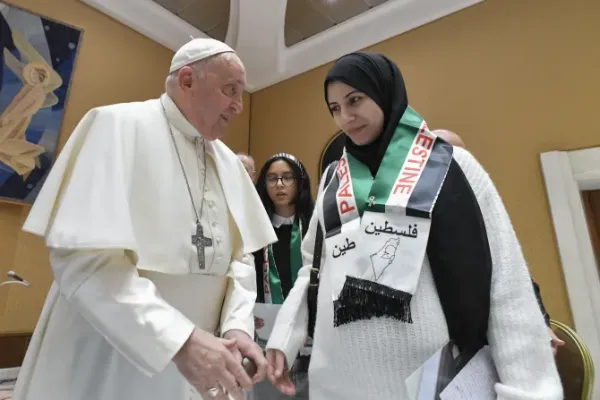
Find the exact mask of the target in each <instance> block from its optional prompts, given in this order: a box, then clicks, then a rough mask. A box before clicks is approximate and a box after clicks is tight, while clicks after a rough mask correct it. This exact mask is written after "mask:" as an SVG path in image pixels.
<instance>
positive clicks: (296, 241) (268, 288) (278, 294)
mask: <svg viewBox="0 0 600 400" xmlns="http://www.w3.org/2000/svg"><path fill="white" fill-rule="evenodd" d="M301 248H302V222H301V221H300V218H294V224H293V225H292V236H291V238H290V268H291V273H292V283H293V282H296V278H297V277H298V271H299V270H300V268H302V250H301ZM263 291H264V294H265V303H269V304H283V300H284V297H283V289H282V287H281V280H280V279H279V272H278V271H277V265H276V264H275V257H273V245H271V244H270V245H268V246H267V247H265V248H264V249H263Z"/></svg>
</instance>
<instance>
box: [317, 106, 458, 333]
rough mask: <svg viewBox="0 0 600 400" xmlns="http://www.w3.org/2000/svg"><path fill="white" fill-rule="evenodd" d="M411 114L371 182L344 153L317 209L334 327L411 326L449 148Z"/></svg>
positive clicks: (366, 171) (365, 170)
mask: <svg viewBox="0 0 600 400" xmlns="http://www.w3.org/2000/svg"><path fill="white" fill-rule="evenodd" d="M436 139H437V137H436V136H435V135H434V134H432V133H431V132H430V131H429V130H428V129H427V124H426V123H425V121H424V120H423V119H422V118H421V116H419V114H417V113H416V112H415V111H414V110H413V109H412V108H411V107H408V108H407V110H406V111H405V113H404V115H403V116H402V118H401V119H400V122H399V124H398V127H397V128H396V131H395V132H394V135H393V137H392V140H391V142H390V144H389V145H388V148H387V149H386V152H385V155H384V157H383V160H382V162H381V165H380V167H379V170H378V172H377V175H376V176H375V178H373V176H372V175H371V172H370V171H369V168H368V167H367V166H366V165H364V164H362V163H361V162H359V161H358V160H357V159H356V158H354V157H353V156H352V155H350V154H348V153H347V152H346V150H345V149H344V153H343V156H342V158H341V159H340V161H339V162H338V165H337V167H336V175H335V176H334V178H333V179H332V181H331V183H330V184H329V185H328V186H327V188H326V189H325V193H324V196H323V197H322V203H321V207H322V210H323V219H324V227H325V248H326V256H325V257H326V258H325V263H326V265H327V267H326V270H327V273H329V274H331V275H330V276H331V282H332V298H333V301H334V325H335V326H339V325H342V324H345V323H348V322H351V321H354V320H360V319H368V318H372V317H382V316H389V317H394V318H397V319H399V320H401V321H404V322H412V317H411V312H410V301H411V299H412V296H413V295H414V293H415V291H416V288H417V282H418V279H419V275H420V272H421V267H422V265H423V260H424V257H425V252H426V249H427V241H428V238H429V229H430V226H431V216H432V212H433V208H434V206H435V202H436V199H437V196H438V194H439V192H440V189H441V187H442V184H443V182H444V179H445V177H446V174H447V172H448V168H449V166H450V162H451V160H452V146H450V145H448V144H447V143H445V142H443V141H438V140H436Z"/></svg>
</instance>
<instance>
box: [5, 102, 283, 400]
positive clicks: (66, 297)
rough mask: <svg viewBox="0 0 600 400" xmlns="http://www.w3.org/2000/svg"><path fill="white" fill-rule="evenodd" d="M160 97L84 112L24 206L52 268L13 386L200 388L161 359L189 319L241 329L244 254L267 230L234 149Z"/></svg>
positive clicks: (78, 392)
mask: <svg viewBox="0 0 600 400" xmlns="http://www.w3.org/2000/svg"><path fill="white" fill-rule="evenodd" d="M161 99H162V101H163V103H164V106H165V111H166V113H164V112H163V109H162V107H161V102H160V99H154V100H149V101H146V102H138V103H127V104H117V105H111V106H106V107H100V108H95V109H93V110H91V111H90V112H88V113H87V115H86V116H85V117H84V118H83V119H82V120H81V122H80V123H79V125H78V126H77V128H76V129H75V131H74V132H73V134H72V136H71V138H70V139H69V141H68V143H67V144H66V146H65V148H64V149H63V151H62V153H61V155H60V157H59V158H58V160H57V162H56V164H55V166H54V167H53V169H52V171H51V173H50V175H49V176H48V179H47V181H46V183H45V185H44V187H43V189H42V190H41V192H40V194H39V196H38V198H37V201H36V202H35V205H34V206H33V208H32V210H31V212H30V214H29V217H28V219H27V221H26V223H25V226H24V230H26V231H28V232H32V233H34V234H37V235H40V236H43V237H45V239H46V243H47V245H48V247H49V248H50V263H51V265H52V269H53V271H54V276H55V282H54V283H53V285H52V287H51V289H50V292H49V294H48V298H47V300H46V303H45V305H44V308H43V311H42V314H41V317H40V320H39V322H38V325H37V327H36V329H35V332H34V335H33V338H32V340H31V344H30V347H29V350H28V352H27V355H26V357H25V360H24V363H23V366H22V368H21V372H20V375H19V379H18V381H17V385H16V388H15V392H14V399H15V400H159V399H160V400H166V399H168V400H183V399H186V400H187V399H190V398H192V399H195V398H200V396H199V395H198V394H197V392H196V391H195V390H194V389H192V387H191V386H190V385H189V384H188V383H187V381H186V380H185V379H184V378H183V376H182V375H181V374H180V373H179V371H178V370H177V368H176V367H175V365H174V364H173V363H172V362H171V359H172V357H173V356H174V355H175V353H176V352H177V351H178V350H179V349H180V347H181V346H182V345H183V343H184V342H185V341H186V339H187V338H188V337H189V335H190V333H191V332H192V330H193V328H194V326H197V327H199V328H201V329H204V330H206V331H209V332H223V333H224V332H226V331H228V330H231V329H240V330H242V331H244V332H247V333H248V334H249V335H250V336H251V337H253V334H254V322H253V317H252V310H253V306H254V302H255V297H256V280H255V271H254V263H253V260H252V258H251V256H248V255H247V254H249V253H251V252H253V251H255V250H257V249H260V248H262V247H263V246H265V245H267V244H268V243H272V242H274V241H276V236H275V234H274V232H273V229H272V225H271V222H270V221H269V219H268V217H267V215H266V213H265V211H264V208H263V206H262V204H261V202H260V199H259V198H258V195H257V194H256V191H255V189H254V187H253V185H252V182H251V181H250V179H249V177H248V175H247V173H246V171H245V169H244V167H243V166H242V164H241V163H240V162H239V160H238V158H237V157H236V156H235V155H234V153H233V152H231V150H229V149H228V148H227V146H225V145H224V144H223V143H222V142H220V141H218V140H217V141H213V142H210V141H206V143H205V148H206V154H204V152H203V143H202V141H203V139H202V138H201V136H200V135H199V133H198V132H197V131H196V129H195V128H194V127H193V126H192V125H191V124H190V123H189V122H188V121H187V120H186V119H185V117H184V116H183V115H182V114H181V112H180V111H179V109H178V108H177V106H176V105H175V103H174V102H173V101H172V100H171V99H170V98H169V97H168V96H167V95H166V94H163V95H162V97H161ZM167 121H168V122H167ZM168 123H169V124H170V126H171V128H172V131H173V134H174V137H175V141H176V143H177V146H178V148H179V151H180V152H181V157H182V160H183V165H184V168H185V172H186V174H187V176H188V179H189V182H190V186H191V192H192V195H193V197H194V201H195V202H196V205H197V208H200V207H201V206H200V203H201V199H202V197H204V200H203V201H204V206H203V212H202V217H201V223H202V227H203V229H204V234H205V235H206V236H207V237H210V238H212V241H213V244H212V247H207V248H206V249H205V251H206V253H205V254H206V268H205V269H204V270H201V269H200V268H199V266H198V257H197V250H196V247H195V245H193V244H192V235H194V233H195V232H196V223H195V221H196V216H195V214H194V210H193V207H192V205H191V201H190V197H189V193H188V189H187V186H186V183H185V179H184V176H183V174H182V171H181V166H180V164H179V161H178V158H177V153H176V150H175V147H174V145H173V139H172V137H171V135H170V133H169V125H168ZM205 156H206V169H205V168H204V161H205V160H204V157H205ZM203 174H207V176H206V187H205V189H204V191H203V188H202V186H203V182H204V176H203ZM203 192H204V196H203ZM40 268H46V266H45V265H41V266H40Z"/></svg>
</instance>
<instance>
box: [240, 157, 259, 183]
mask: <svg viewBox="0 0 600 400" xmlns="http://www.w3.org/2000/svg"><path fill="white" fill-rule="evenodd" d="M237 156H238V158H239V159H240V161H241V162H242V164H243V165H244V168H245V169H246V172H248V175H249V176H250V179H252V182H254V181H255V178H256V167H255V164H254V158H252V157H251V156H250V155H248V154H245V153H237Z"/></svg>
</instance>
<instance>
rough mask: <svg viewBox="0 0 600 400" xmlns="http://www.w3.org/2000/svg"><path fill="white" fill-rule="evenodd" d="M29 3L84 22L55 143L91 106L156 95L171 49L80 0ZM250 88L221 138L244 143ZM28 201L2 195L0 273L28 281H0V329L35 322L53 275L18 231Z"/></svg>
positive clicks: (37, 246)
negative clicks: (24, 284)
mask: <svg viewBox="0 0 600 400" xmlns="http://www.w3.org/2000/svg"><path fill="white" fill-rule="evenodd" d="M7 3H8V4H9V5H11V4H12V5H15V6H18V7H21V8H24V9H26V10H28V11H31V12H34V13H37V14H40V15H43V16H45V17H49V18H53V19H56V20H58V21H60V22H64V23H67V24H70V25H74V26H76V27H78V28H82V29H83V30H84V33H83V40H82V42H81V47H80V50H79V56H78V59H77V64H76V66H75V73H74V75H73V80H72V86H71V90H70V94H69V97H68V99H67V108H66V112H65V118H64V122H63V126H62V130H61V136H60V143H61V146H62V145H63V144H64V143H65V141H66V140H67V138H68V137H69V135H70V133H71V131H72V130H73V128H74V127H75V125H76V124H77V122H78V121H79V119H80V118H81V117H82V116H83V115H84V114H85V112H87V111H88V110H89V109H90V108H92V107H95V106H99V105H105V104H111V103H120V102H127V101H137V100H145V99H148V98H154V97H158V96H159V95H160V94H161V93H162V91H163V87H164V78H165V74H166V73H167V71H168V67H169V63H170V60H171V57H172V55H173V53H172V51H171V50H168V49H166V48H164V47H162V46H160V45H158V44H156V43H155V42H153V41H151V40H150V39H147V38H145V37H144V36H142V35H140V34H138V33H137V32H135V31H133V30H131V29H129V28H127V27H125V26H124V25H122V24H120V23H118V22H117V21H115V20H113V19H111V18H109V17H108V16H106V15H105V14H102V13H100V12H98V11H96V10H95V9H94V8H92V7H89V6H87V5H85V4H84V3H82V2H81V1H80V0H52V1H40V0H11V1H8V2H7ZM249 97H250V96H249V95H246V96H245V102H246V110H245V112H244V114H243V115H242V116H240V117H238V118H237V119H236V120H234V121H235V122H233V123H232V126H231V127H230V131H229V134H228V136H227V137H226V139H225V142H226V143H227V144H228V145H229V146H230V147H231V148H232V149H233V150H236V151H247V150H248V132H249V116H250V113H249V100H250V98H249ZM28 212H29V207H28V206H23V205H14V204H6V203H0V281H3V280H4V277H6V272H7V271H8V270H10V269H14V270H15V271H17V272H18V273H20V274H21V275H23V276H24V277H25V278H26V279H28V280H29V281H31V282H32V284H33V286H32V287H31V288H29V289H25V288H23V287H22V286H17V285H10V286H8V287H6V286H5V287H2V288H0V333H6V332H22V331H31V330H33V328H34V326H35V323H36V321H37V318H38V316H39V313H40V310H41V306H42V304H43V301H44V299H45V296H46V293H47V290H48V287H49V285H50V283H51V281H52V277H51V271H50V267H49V264H48V252H47V250H46V248H45V247H44V245H43V242H42V240H41V239H39V238H37V237H34V236H32V235H30V234H26V233H24V232H22V231H21V226H22V225H23V222H24V221H25V218H26V217H27V214H28Z"/></svg>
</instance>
